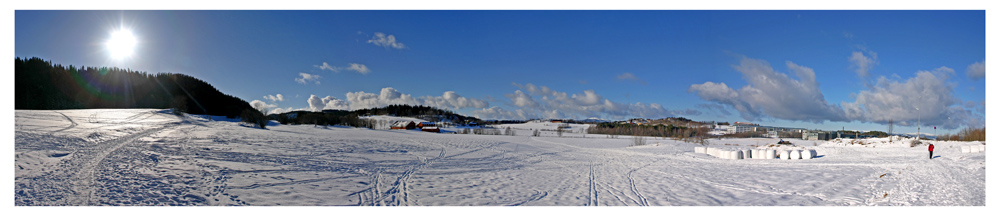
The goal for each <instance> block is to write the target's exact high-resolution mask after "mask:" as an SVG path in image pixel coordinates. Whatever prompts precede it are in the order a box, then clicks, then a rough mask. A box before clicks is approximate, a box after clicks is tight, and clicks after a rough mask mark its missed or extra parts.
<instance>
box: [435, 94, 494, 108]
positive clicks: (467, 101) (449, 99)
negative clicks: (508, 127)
mask: <svg viewBox="0 0 1000 216" xmlns="http://www.w3.org/2000/svg"><path fill="white" fill-rule="evenodd" d="M420 99H421V102H422V104H423V105H426V106H431V107H439V108H451V109H462V108H484V107H486V106H488V105H489V102H486V101H485V100H480V99H475V98H466V97H462V96H461V95H458V93H455V92H454V91H446V92H444V94H443V95H441V96H439V97H431V96H424V97H421V98H420Z"/></svg>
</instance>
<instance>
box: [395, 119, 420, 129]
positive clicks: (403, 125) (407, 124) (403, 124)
mask: <svg viewBox="0 0 1000 216" xmlns="http://www.w3.org/2000/svg"><path fill="white" fill-rule="evenodd" d="M416 128H417V124H416V123H413V121H397V122H395V123H392V126H389V129H395V130H411V129H416Z"/></svg>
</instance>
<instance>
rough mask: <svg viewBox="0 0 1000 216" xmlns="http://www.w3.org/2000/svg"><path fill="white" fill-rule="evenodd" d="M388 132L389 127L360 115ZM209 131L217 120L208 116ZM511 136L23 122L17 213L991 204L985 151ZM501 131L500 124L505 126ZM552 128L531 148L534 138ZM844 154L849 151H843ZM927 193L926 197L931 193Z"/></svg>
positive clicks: (61, 119)
mask: <svg viewBox="0 0 1000 216" xmlns="http://www.w3.org/2000/svg"><path fill="white" fill-rule="evenodd" d="M369 118H376V119H381V118H385V119H386V120H389V119H393V118H390V117H384V116H383V117H379V116H374V117H369ZM210 119H211V120H210ZM503 126H509V127H511V128H516V129H517V130H520V131H519V132H518V133H517V135H516V136H497V135H471V134H447V133H427V132H420V131H407V130H371V129H364V128H360V129H359V128H349V127H330V128H322V127H316V126H313V125H273V126H269V127H268V129H257V128H250V127H243V126H240V124H239V123H238V122H236V121H235V120H232V119H225V118H221V117H212V118H209V117H205V116H191V115H189V116H175V115H172V114H170V113H169V112H168V111H164V110H149V109H123V110H109V109H98V110H45V111H39V110H16V111H15V131H14V134H15V135H14V136H15V139H14V151H15V168H14V173H15V177H14V183H15V184H14V203H15V205H19V206H21V205H141V206H146V205H209V206H226V205H256V206H272V205H282V206H285V205H292V206H326V205H363V206H371V205H380V206H381V205H421V206H441V205H447V206H507V205H512V206H519V205H527V206H539V205H541V206H590V205H602V206H603V205H611V206H673V205H680V206H703V205H709V206H716V205H727V206H734V205H740V206H743V205H766V206H775V205H777V206H787V205H814V206H819V205H824V206H825V205H852V206H870V205H900V206H910V205H932V206H938V205H950V206H969V205H975V206H983V205H985V197H986V193H985V187H986V177H985V175H986V171H985V169H986V168H985V153H983V152H974V153H963V152H961V151H959V150H958V149H959V147H961V146H973V145H979V146H981V144H980V143H978V142H938V144H937V145H938V147H937V148H938V149H939V150H937V151H935V156H936V158H934V159H933V160H930V159H928V158H927V150H926V147H924V146H918V147H913V148H910V147H908V146H907V147H902V146H893V145H892V144H888V143H887V144H882V143H881V140H862V141H864V142H866V143H867V144H863V145H861V144H850V145H849V144H845V140H841V141H840V142H836V141H830V142H827V141H803V140H791V141H792V143H793V145H790V146H781V148H790V149H791V148H795V149H813V150H816V152H817V153H818V155H817V158H813V159H809V160H805V159H803V160H777V159H772V160H727V159H720V158H716V157H712V156H709V155H706V154H700V153H695V152H694V151H693V150H694V148H695V147H713V148H719V149H734V150H738V149H752V148H762V147H763V146H768V145H771V144H774V143H775V142H776V141H777V139H764V138H754V139H715V140H705V143H704V144H700V143H697V144H696V143H689V142H682V141H678V140H673V139H661V138H647V139H646V140H645V142H644V144H645V145H638V146H635V145H633V144H634V142H635V140H633V139H632V138H631V137H630V136H620V137H616V138H609V136H605V135H598V134H585V133H579V131H580V130H584V131H585V127H586V125H574V124H569V125H567V126H569V128H568V131H567V132H566V133H565V134H564V135H563V137H559V136H557V135H556V134H554V133H553V132H552V131H548V130H550V129H555V128H556V127H557V126H556V125H555V124H554V123H527V124H512V125H501V126H500V127H503ZM498 128H499V127H498ZM535 129H538V130H543V129H544V130H546V131H545V133H542V134H541V136H538V137H533V136H531V134H530V132H528V131H530V130H535ZM846 143H850V142H849V141H847V142H846ZM929 184H933V185H929Z"/></svg>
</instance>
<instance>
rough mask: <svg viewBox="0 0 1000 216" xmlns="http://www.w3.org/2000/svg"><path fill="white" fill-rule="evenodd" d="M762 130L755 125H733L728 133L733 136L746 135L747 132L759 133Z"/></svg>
mask: <svg viewBox="0 0 1000 216" xmlns="http://www.w3.org/2000/svg"><path fill="white" fill-rule="evenodd" d="M761 129H762V128H761V127H760V126H755V125H746V124H733V125H730V126H729V128H728V129H727V130H726V132H727V133H731V134H734V133H746V132H757V131H759V130H761Z"/></svg>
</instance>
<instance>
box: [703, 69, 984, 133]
mask: <svg viewBox="0 0 1000 216" xmlns="http://www.w3.org/2000/svg"><path fill="white" fill-rule="evenodd" d="M786 66H787V67H788V68H789V69H790V70H791V71H792V73H793V74H795V76H796V77H798V80H796V79H792V78H790V77H789V76H787V75H785V74H783V73H778V72H776V71H774V69H772V68H771V67H770V66H769V65H768V64H767V62H765V61H763V60H758V59H750V58H746V57H744V58H743V59H742V60H741V61H740V65H738V66H734V68H735V69H736V70H737V71H738V72H740V73H742V74H743V79H744V80H746V81H747V84H748V85H746V86H743V87H742V88H740V89H739V90H733V89H732V88H730V87H729V86H727V85H726V84H725V83H713V82H705V83H703V84H694V85H691V87H689V88H688V92H690V93H696V94H697V95H698V97H700V98H702V99H703V100H706V101H712V102H716V103H717V104H721V105H725V106H726V107H732V108H733V109H735V110H736V111H738V112H739V113H740V116H742V117H743V118H745V119H747V120H760V119H761V118H763V117H773V118H777V119H785V120H797V121H811V122H823V121H860V122H874V123H879V124H884V123H886V122H888V121H889V120H893V121H894V122H895V123H896V124H898V125H903V126H912V125H916V123H917V118H918V117H917V114H918V112H917V110H916V107H919V108H920V112H919V114H920V117H919V118H920V121H921V123H922V124H923V125H926V126H931V125H933V126H938V127H941V128H944V129H955V128H958V127H961V126H962V125H979V124H981V123H982V122H983V117H982V116H981V115H978V114H976V113H973V111H972V110H976V109H978V107H976V108H969V107H968V106H974V105H975V103H972V104H971V105H970V103H966V102H963V101H962V100H961V99H959V98H958V97H956V96H955V94H954V88H955V86H954V84H949V83H948V82H947V80H948V79H949V78H950V77H951V76H952V75H953V74H954V73H955V71H954V70H953V69H951V68H947V67H940V68H937V69H935V70H934V71H919V72H917V75H916V76H915V77H913V78H910V79H907V80H905V81H903V82H900V81H896V80H891V79H889V78H886V77H885V76H880V77H879V78H878V80H877V83H876V84H874V85H871V86H869V87H868V88H869V89H868V90H863V91H860V92H858V93H856V94H853V95H852V97H853V98H854V99H855V101H854V102H841V103H840V105H839V106H837V105H832V104H830V103H829V102H827V101H826V99H824V96H823V93H822V92H820V91H819V88H818V86H819V84H818V83H817V82H816V78H815V77H816V76H815V72H813V70H812V69H811V68H808V67H804V66H800V65H797V64H795V63H792V62H786ZM982 107H985V105H984V106H982ZM719 110H723V109H719ZM984 114H985V113H984Z"/></svg>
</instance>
